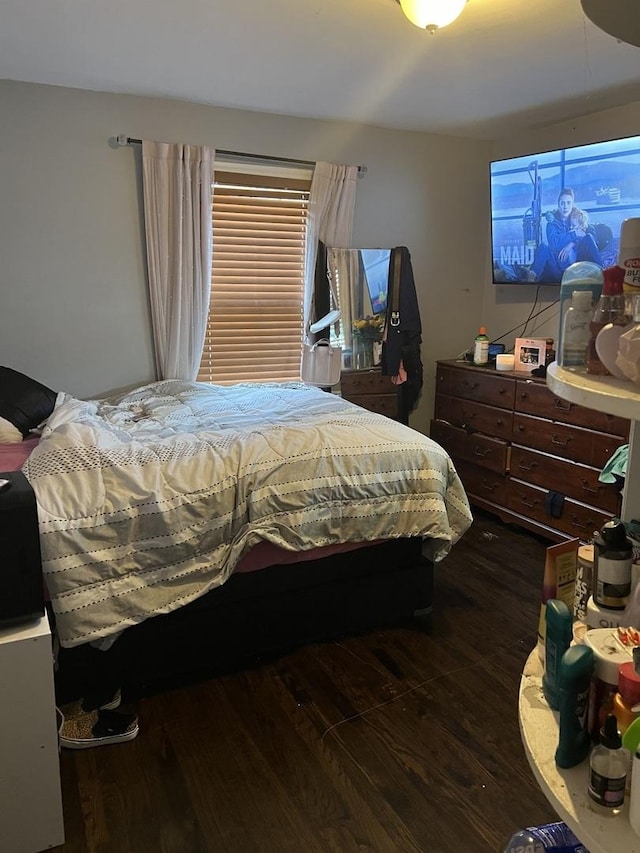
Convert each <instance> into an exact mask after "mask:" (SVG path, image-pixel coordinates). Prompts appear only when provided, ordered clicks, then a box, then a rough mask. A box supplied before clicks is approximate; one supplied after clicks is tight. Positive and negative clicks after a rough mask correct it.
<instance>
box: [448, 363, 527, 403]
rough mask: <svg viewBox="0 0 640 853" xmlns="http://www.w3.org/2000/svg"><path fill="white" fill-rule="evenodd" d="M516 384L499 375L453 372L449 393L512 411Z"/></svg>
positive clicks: (465, 371) (464, 371) (467, 371)
mask: <svg viewBox="0 0 640 853" xmlns="http://www.w3.org/2000/svg"><path fill="white" fill-rule="evenodd" d="M515 388H516V383H515V380H513V379H508V378H507V377H505V376H500V375H499V374H497V375H495V376H492V375H491V374H488V373H481V372H478V373H474V372H473V371H470V370H454V371H453V376H452V389H451V393H452V394H453V395H454V397H462V399H464V400H475V401H476V402H478V403H485V404H486V405H489V406H499V407H500V408H501V409H513V400H514V395H515Z"/></svg>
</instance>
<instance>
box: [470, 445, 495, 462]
mask: <svg viewBox="0 0 640 853" xmlns="http://www.w3.org/2000/svg"><path fill="white" fill-rule="evenodd" d="M473 452H474V454H475V455H476V456H481V457H482V458H483V459H486V457H487V456H488V455H489V454H490V453H491V450H490V449H489V448H488V447H487V448H485V450H483V449H482V448H481V447H478V446H477V445H476V446H475V447H474V448H473Z"/></svg>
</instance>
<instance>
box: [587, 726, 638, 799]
mask: <svg viewBox="0 0 640 853" xmlns="http://www.w3.org/2000/svg"><path fill="white" fill-rule="evenodd" d="M628 761H629V756H628V753H627V750H626V749H625V748H624V747H623V746H622V738H621V736H620V732H619V731H618V721H617V720H616V718H615V717H614V715H613V714H609V715H608V716H607V718H606V720H605V721H604V726H603V727H602V731H601V732H600V743H599V744H598V745H597V746H594V748H593V750H592V751H591V758H590V761H589V788H588V793H589V797H590V798H591V805H592V807H593V808H594V810H595V811H598V812H600V813H601V814H603V815H608V814H618V813H619V811H620V809H621V808H622V805H623V803H624V789H625V784H626V779H627V766H628Z"/></svg>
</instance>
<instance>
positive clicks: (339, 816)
mask: <svg viewBox="0 0 640 853" xmlns="http://www.w3.org/2000/svg"><path fill="white" fill-rule="evenodd" d="M547 544H548V543H545V542H544V540H541V539H540V538H538V537H536V536H534V535H533V534H530V533H526V532H524V531H521V530H518V529H517V528H513V527H509V526H506V525H503V524H502V523H501V522H499V521H498V520H497V519H495V518H493V517H491V516H489V515H486V514H479V513H477V514H476V518H475V521H474V524H473V526H472V528H471V530H470V531H469V532H468V533H467V534H466V535H465V537H463V539H462V540H461V541H460V542H459V543H458V544H457V545H456V546H455V548H453V549H452V551H451V554H450V555H449V556H447V557H446V558H445V560H443V561H442V562H441V563H440V564H438V565H437V566H436V572H435V610H434V617H433V626H432V630H431V633H425V632H424V631H421V630H418V629H417V628H416V626H414V625H411V626H408V625H400V626H397V627H395V628H389V629H385V630H382V631H373V632H371V633H370V634H366V635H362V636H358V637H347V638H344V639H343V640H341V641H339V642H335V643H328V644H316V645H313V646H308V647H306V648H302V649H298V650H295V651H294V652H292V653H290V654H288V655H284V656H282V657H280V658H278V659H276V660H272V661H269V662H267V663H265V664H264V665H262V666H259V667H256V668H255V669H252V670H246V671H244V672H239V673H235V674H231V675H228V676H224V677H220V678H216V679H212V680H210V681H206V682H203V683H201V684H194V685H192V686H190V687H186V688H182V689H179V690H172V691H168V692H165V693H163V694H158V695H156V696H150V697H147V698H145V699H143V700H142V701H141V702H140V703H139V707H138V711H139V716H140V726H141V730H140V734H139V736H138V738H137V739H136V740H134V741H132V742H131V743H128V744H120V745H114V746H109V747H101V748H99V749H94V750H87V751H84V752H67V751H65V752H63V754H62V756H61V763H62V773H63V800H64V808H65V827H66V832H67V843H66V844H65V845H64V846H63V847H60V848H58V849H57V851H56V853H147V851H149V853H150V851H154V853H157V851H160V853H254V851H255V853H300V851H302V850H304V851H305V853H306V851H308V853H326V851H330V853H356V851H358V853H360V852H361V851H371V853H461V851H464V853H497V851H499V850H500V847H501V845H502V844H503V843H504V842H505V841H506V839H507V838H508V837H509V836H510V834H511V833H512V832H513V831H515V830H516V829H518V828H521V827H523V826H527V825H534V824H539V823H545V822H548V821H552V820H555V819H557V818H556V816H555V814H554V812H553V810H552V809H551V807H550V805H549V804H548V803H547V801H546V800H545V798H544V796H543V794H542V793H541V791H540V789H539V788H538V786H537V784H536V782H535V780H534V778H533V776H532V774H531V771H530V769H529V767H528V764H527V762H526V758H525V756H524V751H523V748H522V743H521V740H520V734H519V727H518V717H517V696H518V685H519V681H520V673H521V671H522V667H523V664H524V661H525V660H526V657H527V655H528V654H529V652H530V650H531V648H532V647H533V646H534V645H535V633H536V627H537V619H538V613H539V607H540V591H541V585H542V574H543V569H544V553H545V548H546V545H547Z"/></svg>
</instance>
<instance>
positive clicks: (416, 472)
mask: <svg viewBox="0 0 640 853" xmlns="http://www.w3.org/2000/svg"><path fill="white" fill-rule="evenodd" d="M23 471H24V473H25V475H26V476H27V478H28V479H29V481H30V482H31V484H32V486H33V489H34V491H35V494H36V498H37V503H38V517H39V524H40V534H41V536H40V541H41V548H42V557H43V567H44V573H45V577H46V583H47V586H48V589H49V592H50V595H51V598H52V603H53V607H54V610H55V613H56V619H57V627H58V631H59V636H60V641H61V643H62V644H63V645H65V646H74V645H78V644H81V643H86V642H93V641H96V640H99V639H101V638H105V637H110V636H112V635H114V634H117V633H118V632H120V631H121V630H122V629H124V628H126V627H127V626H129V625H133V624H136V623H138V622H141V621H142V620H144V619H146V618H148V617H149V616H152V615H154V614H158V613H166V612H168V611H171V610H173V609H175V608H177V607H180V606H181V605H184V604H186V603H188V602H189V601H191V600H193V599H195V598H197V597H198V596H200V595H203V594H204V593H205V592H207V591H208V590H210V589H211V588H212V587H215V586H218V585H220V584H222V583H223V582H224V581H225V580H226V579H227V578H228V577H229V576H230V574H231V573H232V572H233V569H234V567H235V566H236V564H237V563H238V561H239V559H240V558H241V557H242V555H243V554H245V553H246V552H247V551H248V550H249V549H250V548H251V547H252V546H253V545H254V544H256V543H258V542H259V541H261V540H267V541H269V542H272V543H274V544H275V545H278V546H280V547H282V548H286V549H289V550H294V551H303V550H306V549H311V548H313V547H315V546H318V545H329V544H335V543H342V542H367V541H370V540H374V539H385V538H389V537H403V536H422V537H424V538H425V547H426V549H427V551H426V554H427V556H428V557H430V558H431V559H434V560H438V559H440V558H442V557H443V556H444V555H445V554H446V553H447V552H448V550H449V549H450V547H451V545H452V544H453V543H454V542H455V541H456V540H457V539H458V538H459V537H460V536H461V535H462V533H463V532H464V531H465V530H466V529H467V528H468V526H469V525H470V523H471V514H470V511H469V505H468V502H467V498H466V495H465V493H464V490H463V488H462V485H461V483H460V480H459V479H458V476H457V474H456V472H455V470H454V468H453V465H452V463H451V460H450V459H449V457H448V455H447V453H446V452H445V451H444V450H443V449H442V448H441V447H440V446H439V445H437V444H436V443H435V442H433V441H431V440H430V439H429V438H427V437H425V436H424V435H422V434H421V433H418V432H416V431H414V430H412V429H410V428H409V427H406V426H402V425H400V424H397V423H395V422H394V421H391V420H389V419H388V418H385V417H383V416H382V415H376V414H373V413H371V412H367V411H365V410H363V409H361V408H359V407H357V406H354V405H352V404H351V403H348V402H346V401H344V400H342V399H341V398H340V397H337V396H336V395H333V394H328V393H325V392H323V391H320V390H318V389H316V388H311V387H308V386H306V385H302V384H298V383H286V384H264V385H248V384H247V385H237V386H233V387H221V386H209V385H203V384H198V383H191V382H182V381H177V380H176V381H165V382H158V383H152V384H150V385H146V386H144V387H142V388H139V389H136V390H135V391H134V392H130V393H126V394H122V395H117V396H115V395H114V396H110V397H108V398H104V399H101V400H93V401H81V400H77V399H75V398H73V397H70V396H68V395H64V394H62V395H59V397H58V402H57V404H56V408H55V410H54V412H53V414H52V415H51V417H50V418H49V420H48V422H47V425H46V428H45V430H44V433H43V438H42V441H41V442H40V444H39V445H38V447H36V449H35V450H34V451H33V453H32V454H31V456H30V458H29V459H28V461H27V463H26V464H25V466H24V468H23Z"/></svg>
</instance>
